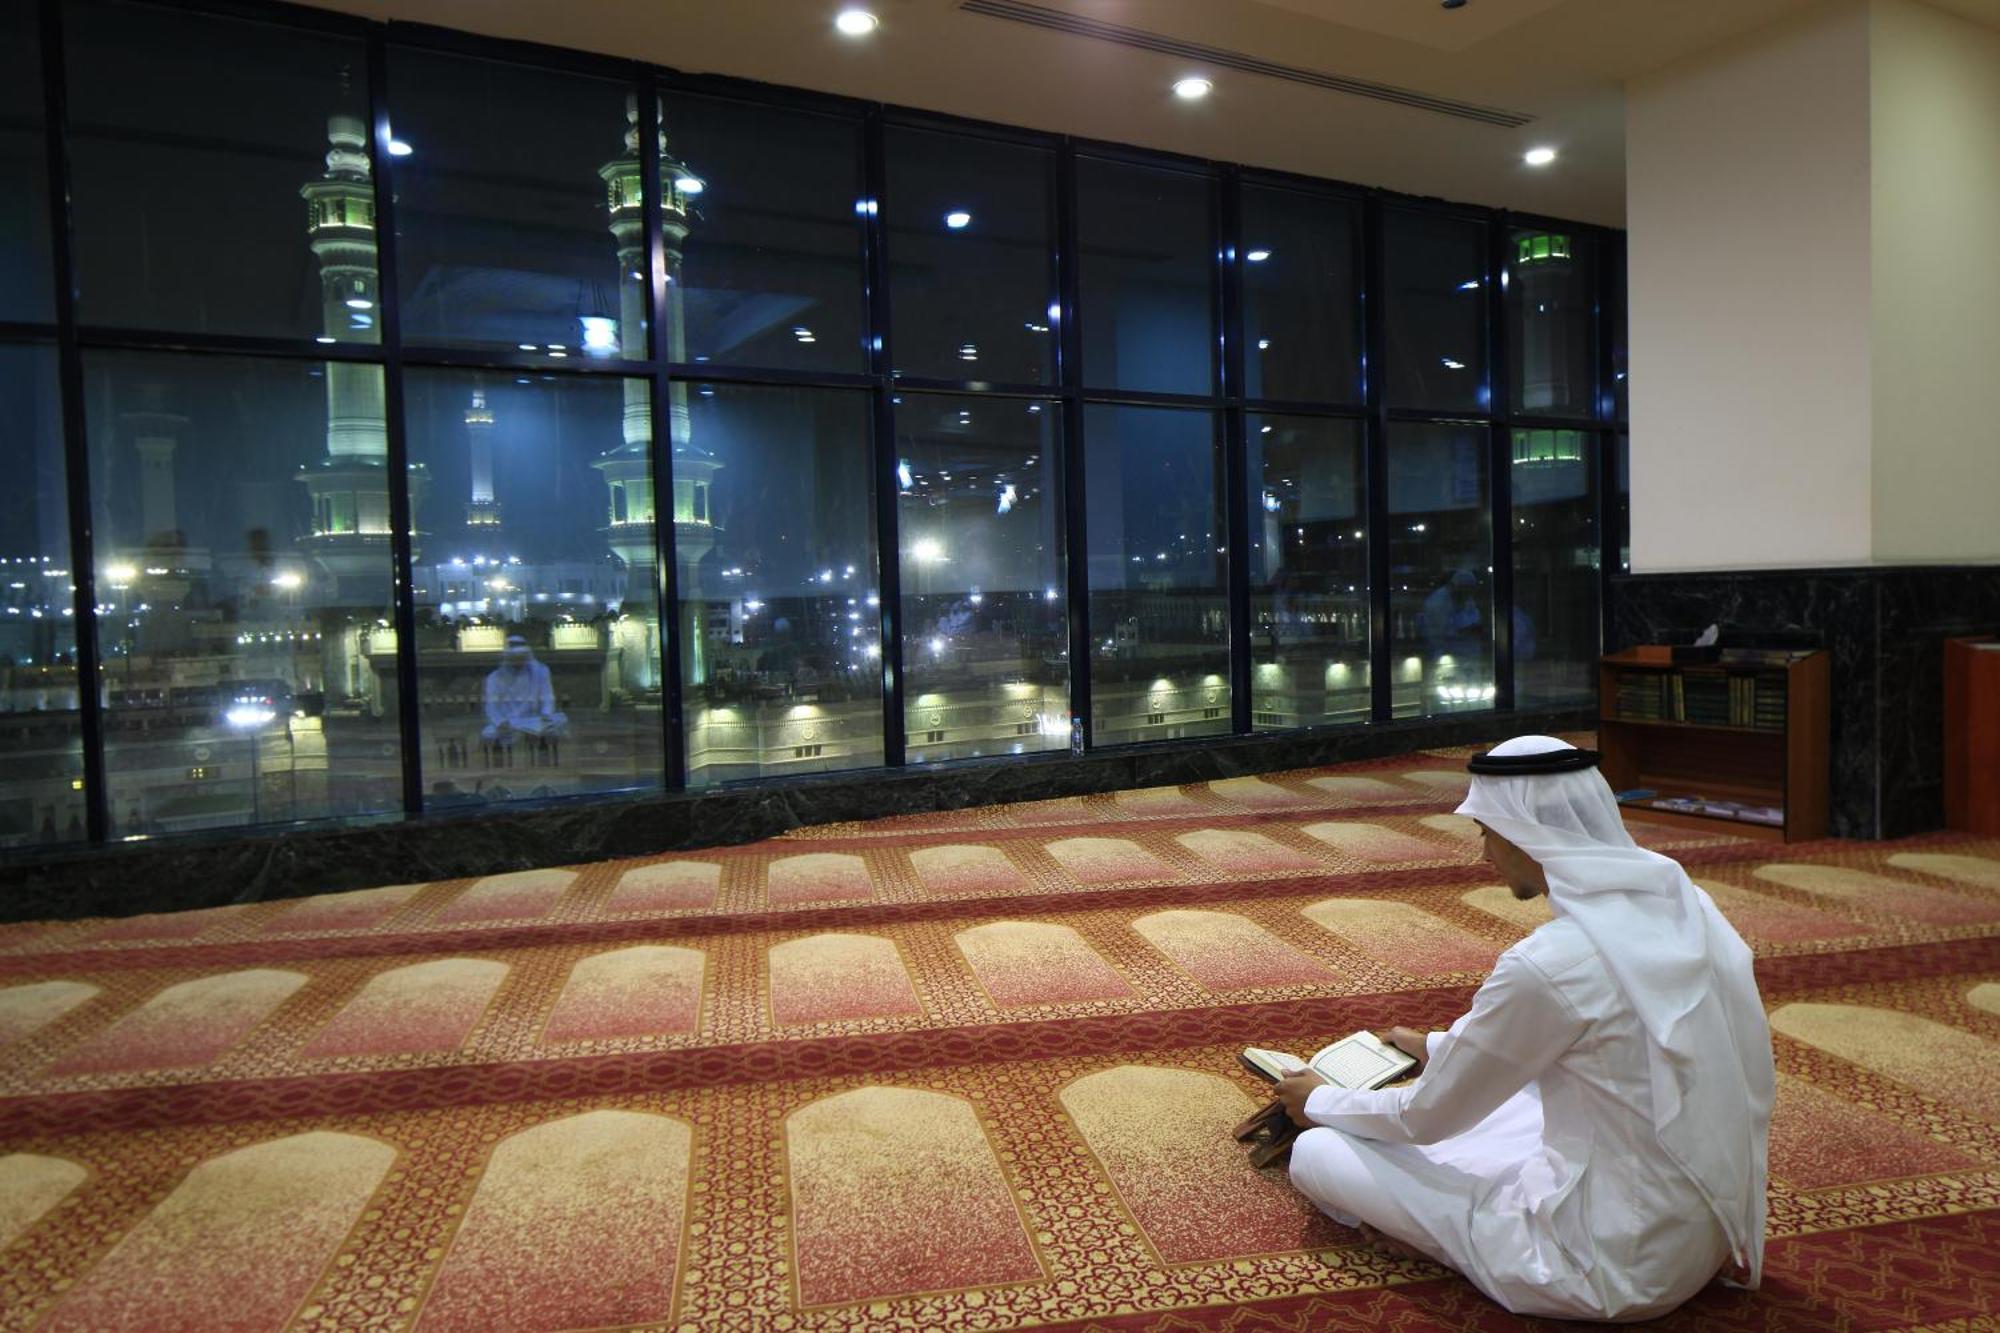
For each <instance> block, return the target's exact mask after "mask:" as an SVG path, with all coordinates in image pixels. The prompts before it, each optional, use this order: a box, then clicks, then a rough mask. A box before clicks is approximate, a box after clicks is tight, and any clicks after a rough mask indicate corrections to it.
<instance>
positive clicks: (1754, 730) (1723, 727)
mask: <svg viewBox="0 0 2000 1333" xmlns="http://www.w3.org/2000/svg"><path fill="white" fill-rule="evenodd" d="M1597 720H1598V721H1599V722H1600V723H1602V722H1618V723H1622V724H1624V725H1625V726H1628V727H1673V728H1675V729H1676V730H1679V731H1728V732H1734V733H1736V734H1738V735H1742V736H1769V737H1771V738H1772V739H1773V740H1780V741H1781V740H1783V739H1785V729H1784V728H1783V727H1736V726H1729V725H1727V724H1725V723H1721V722H1676V721H1675V720H1674V719H1672V718H1670V717H1601V718H1599V719H1597Z"/></svg>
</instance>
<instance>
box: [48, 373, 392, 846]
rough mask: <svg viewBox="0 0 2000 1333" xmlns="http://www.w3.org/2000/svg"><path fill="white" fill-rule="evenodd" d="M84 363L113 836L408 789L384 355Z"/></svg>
mask: <svg viewBox="0 0 2000 1333" xmlns="http://www.w3.org/2000/svg"><path fill="white" fill-rule="evenodd" d="M84 372H85V389H86V392H87V395H88V401H89V403H90V406H91V412H90V416H89V418H88V426H89V438H90V476H91V484H92V489H93V494H92V496H91V501H92V506H93V510H94V512H95V515H96V540H97V549H96V556H97V583H98V595H99V601H100V605H101V606H102V607H103V608H104V609H103V610H101V612H100V616H99V619H98V626H99V634H100V636H101V641H102V652H103V660H104V677H105V679H104V694H105V704H106V712H105V738H104V749H105V756H104V758H105V769H106V772H107V782H108V792H107V796H108V799H109V802H110V809H111V818H112V830H113V833H114V836H118V837H132V836H136V835H142V834H154V833H174V832H182V831H187V830H193V829H204V828H221V827H228V826H233V825H244V824H259V823H274V822H280V821H286V820H293V819H313V818H319V817H323V816H328V815H354V814H363V813H368V812H374V811H388V810H395V809H397V808H399V807H400V805H401V802H402V770H401V759H400V758H399V753H400V751H399V742H398V736H397V725H396V690H395V665H394V661H393V650H391V649H389V648H388V646H387V644H385V639H387V638H388V637H389V635H388V631H387V628H386V627H387V626H388V624H389V623H390V621H389V616H390V594H389V568H390V561H389V532H390V528H389V498H388V490H387V473H386V471H385V466H384V465H385V459H386V454H387V445H386V438H387V437H386V430H385V425H384V421H383V416H382V374H381V371H380V369H379V368H378V367H374V366H360V365H322V364H318V363H312V362H288V361H276V360H251V359H239V358H235V357H213V356H199V357H184V356H175V355H171V354H158V353H125V352H104V353H95V352H93V353H88V354H87V355H86V357H85V362H84ZM335 372H341V373H339V374H336V373H335Z"/></svg>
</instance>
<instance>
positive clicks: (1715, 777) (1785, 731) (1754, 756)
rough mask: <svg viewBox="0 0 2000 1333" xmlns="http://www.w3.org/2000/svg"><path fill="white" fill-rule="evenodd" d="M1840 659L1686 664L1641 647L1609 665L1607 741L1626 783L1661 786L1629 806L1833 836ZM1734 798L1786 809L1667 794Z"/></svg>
mask: <svg viewBox="0 0 2000 1333" xmlns="http://www.w3.org/2000/svg"><path fill="white" fill-rule="evenodd" d="M1828 663H1829V658H1828V655H1827V654H1826V653H1825V652H1804V653H1784V652H1758V651H1748V650H1745V651H1738V652H1728V651H1725V652H1724V653H1723V654H1722V655H1721V656H1720V657H1719V658H1718V659H1717V660H1715V661H1712V662H1675V661H1672V660H1671V658H1670V655H1669V652H1668V650H1666V649H1661V648H1633V649H1627V650H1626V651H1625V652H1622V653H1614V654H1612V655H1611V656H1609V657H1606V658H1604V659H1602V661H1601V662H1600V664H1599V668H1598V686H1599V692H1598V718H1599V721H1598V733H1597V735H1598V749H1599V750H1600V751H1602V752H1603V755H1604V759H1603V771H1604V778H1605V781H1607V782H1609V783H1610V784H1611V789H1612V790H1613V791H1617V792H1629V791H1636V790H1650V791H1652V792H1653V793H1654V795H1653V796H1652V797H1649V798H1643V799H1638V800H1630V801H1627V802H1626V803H1625V808H1626V809H1627V810H1629V811H1631V812H1632V813H1633V814H1635V815H1637V816H1638V817H1640V818H1642V819H1647V820H1652V821H1654V822H1656V823H1661V824H1673V825H1677V826H1680V827H1684V828H1698V829H1704V830H1708V831H1727V832H1729V833H1733V834H1736V835H1738V836H1740V837H1748V838H1768V839H1771V840H1773V841H1783V842H1803V841H1805V840H1807V839H1809V838H1823V837H1825V836H1826V817H1827V779H1828V769H1829V765H1830V759H1831V756H1830V751H1829V749H1828V745H1827V710H1828V703H1829V689H1828V683H1829V673H1828ZM1676 800H1678V801H1682V802H1688V801H1702V802H1708V803H1715V804H1717V805H1719V804H1720V803H1725V802H1726V803H1734V804H1736V805H1739V806H1744V807H1752V808H1763V809H1767V810H1775V811H1778V812H1780V815H1779V819H1778V820H1777V822H1759V821H1755V820H1753V819H1750V818H1746V817H1744V816H1743V815H1741V814H1735V813H1730V812H1727V811H1722V810H1719V809H1710V810H1708V811H1705V812H1697V811H1691V810H1684V809H1683V810H1675V809H1670V808H1665V807H1663V806H1661V805H1659V804H1657V802H1660V801H1676Z"/></svg>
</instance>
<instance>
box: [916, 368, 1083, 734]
mask: <svg viewBox="0 0 2000 1333" xmlns="http://www.w3.org/2000/svg"><path fill="white" fill-rule="evenodd" d="M1057 417H1058V411H1057V407H1056V405H1055V404H1053V403H1043V402H1023V401H1022V400H1020V399H1018V398H980V397H970V396H967V397H957V396H952V397H946V396H943V395H935V394H905V395H903V396H902V397H901V398H900V399H898V401H897V405H896V452H897V480H898V485H899V489H900V495H899V498H898V501H897V512H898V520H897V521H898V528H899V532H900V536H901V541H902V546H903V551H902V566H901V573H902V590H903V677H904V686H903V691H904V699H905V707H906V709H907V718H906V720H905V723H904V729H905V738H906V744H907V754H908V758H909V761H910V762H911V763H920V762H925V761H930V760H938V759H961V758H970V757H974V756H979V755H994V754H1023V753H1027V752H1030V751H1035V750H1058V749H1064V748H1066V747H1067V746H1068V745H1069V642H1068V641H1069V629H1068V619H1067V615H1066V608H1067V603H1066V602H1065V600H1064V585H1063V548H1062V533H1063V525H1062V502H1061V496H1062V476H1061V472H1060V471H1059V469H1058V467H1057V463H1058V459H1059V453H1058V450H1057V447H1056V441H1057V436H1058V433H1059V425H1058V420H1057Z"/></svg>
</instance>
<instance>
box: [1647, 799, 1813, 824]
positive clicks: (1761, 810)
mask: <svg viewBox="0 0 2000 1333" xmlns="http://www.w3.org/2000/svg"><path fill="white" fill-rule="evenodd" d="M1646 804H1647V805H1648V806H1650V807H1652V808H1653V809H1655V810H1667V811H1671V812H1672V813H1674V814H1679V815H1708V816H1710V817H1712V818H1715V819H1734V820H1739V821H1741V822H1743V823H1746V824H1768V825H1771V826H1772V827H1774V828H1781V827H1783V826H1784V823H1785V812H1784V809H1783V807H1781V806H1775V805H1766V804H1763V803H1761V802H1756V801H1732V800H1724V799H1721V798H1717V797H1710V796H1655V797H1653V798H1652V799H1651V800H1649V801H1647V802H1646Z"/></svg>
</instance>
